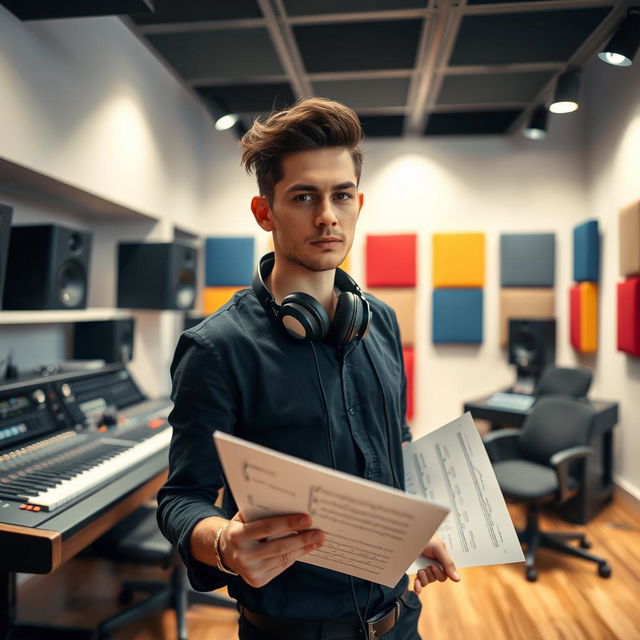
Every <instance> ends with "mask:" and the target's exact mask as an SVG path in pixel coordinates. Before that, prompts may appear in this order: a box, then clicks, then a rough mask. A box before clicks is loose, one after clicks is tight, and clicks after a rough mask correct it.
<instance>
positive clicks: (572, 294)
mask: <svg viewBox="0 0 640 640" xmlns="http://www.w3.org/2000/svg"><path fill="white" fill-rule="evenodd" d="M569 315H570V322H569V332H570V339H571V346H572V347H573V348H574V349H575V350H576V351H580V287H579V285H577V284H574V285H573V286H572V287H571V289H570V290H569Z"/></svg>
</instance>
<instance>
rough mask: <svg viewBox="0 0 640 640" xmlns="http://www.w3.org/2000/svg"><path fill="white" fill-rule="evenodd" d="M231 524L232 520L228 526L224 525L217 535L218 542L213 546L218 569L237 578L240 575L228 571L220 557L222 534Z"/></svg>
mask: <svg viewBox="0 0 640 640" xmlns="http://www.w3.org/2000/svg"><path fill="white" fill-rule="evenodd" d="M230 524H231V520H229V521H228V522H227V523H226V524H224V525H222V526H221V527H220V528H219V529H218V531H217V533H216V541H215V543H214V545H213V547H214V549H215V552H216V565H217V567H218V569H220V571H222V572H224V573H228V574H229V575H230V576H237V575H238V574H237V573H236V572H235V571H229V569H227V567H225V566H224V565H223V564H222V558H221V557H220V536H221V535H222V532H223V531H224V530H225V529H226V528H227V527H228V526H229V525H230Z"/></svg>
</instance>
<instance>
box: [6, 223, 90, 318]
mask: <svg viewBox="0 0 640 640" xmlns="http://www.w3.org/2000/svg"><path fill="white" fill-rule="evenodd" d="M90 257H91V234H90V233H89V232H86V231H77V230H75V229H69V228H67V227H61V226H58V225H53V224H44V225H29V226H18V227H12V229H11V239H10V242H9V257H8V259H7V273H6V279H5V287H4V298H3V300H4V302H3V308H4V309H84V308H85V307H86V306H87V289H88V282H89V260H90Z"/></svg>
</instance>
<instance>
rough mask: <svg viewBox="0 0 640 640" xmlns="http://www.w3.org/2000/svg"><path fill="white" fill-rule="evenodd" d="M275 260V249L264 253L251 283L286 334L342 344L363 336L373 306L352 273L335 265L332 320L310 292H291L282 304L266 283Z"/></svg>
mask: <svg viewBox="0 0 640 640" xmlns="http://www.w3.org/2000/svg"><path fill="white" fill-rule="evenodd" d="M274 264H275V254H274V253H273V252H271V253H267V254H266V255H265V256H262V258H261V259H260V264H259V265H258V268H257V269H256V271H255V273H254V275H253V282H252V285H251V286H252V287H253V291H254V292H255V294H256V297H257V298H258V300H259V301H260V304H262V306H263V307H264V308H265V310H266V311H267V313H269V312H271V313H272V314H273V316H274V317H275V319H276V321H277V322H278V324H279V325H281V326H282V328H283V329H284V331H286V332H287V335H289V336H290V337H291V338H292V339H294V340H295V341H296V342H321V341H322V340H324V339H325V338H326V339H329V340H330V341H331V342H333V343H334V344H339V345H344V344H348V343H349V342H351V341H353V340H359V339H361V338H364V336H365V335H366V333H367V330H368V329H369V324H370V323H371V307H370V305H369V301H368V300H367V299H366V298H365V297H364V293H362V290H361V289H360V287H359V286H358V285H357V284H356V282H355V280H354V279H353V278H352V277H351V276H350V275H349V274H347V273H345V272H344V271H342V269H336V279H335V285H336V287H337V288H338V289H339V290H340V293H339V295H338V303H337V305H336V312H335V315H334V317H333V322H332V321H331V320H329V316H328V315H327V312H326V311H325V310H324V307H323V306H322V305H321V304H320V303H319V302H318V301H317V300H316V299H315V298H314V297H313V296H310V295H309V294H307V293H302V292H300V291H298V292H294V293H290V294H288V295H287V296H285V298H284V299H283V301H282V304H281V305H279V304H277V303H276V300H275V298H274V297H273V295H272V293H271V292H270V291H269V289H268V288H267V286H266V285H265V280H266V279H267V278H268V277H269V274H270V273H271V271H272V270H273V266H274Z"/></svg>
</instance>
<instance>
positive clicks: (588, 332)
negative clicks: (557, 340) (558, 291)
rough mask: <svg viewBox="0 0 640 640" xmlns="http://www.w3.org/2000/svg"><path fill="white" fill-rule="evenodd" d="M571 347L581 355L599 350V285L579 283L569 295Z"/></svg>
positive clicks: (572, 288)
mask: <svg viewBox="0 0 640 640" xmlns="http://www.w3.org/2000/svg"><path fill="white" fill-rule="evenodd" d="M569 311H570V314H571V318H570V322H569V326H570V339H571V345H572V346H573V348H574V349H575V350H576V351H580V352H581V353H595V351H596V349H597V348H598V285H597V284H596V283H595V282H579V283H578V284H575V285H573V287H571V290H570V294H569Z"/></svg>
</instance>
